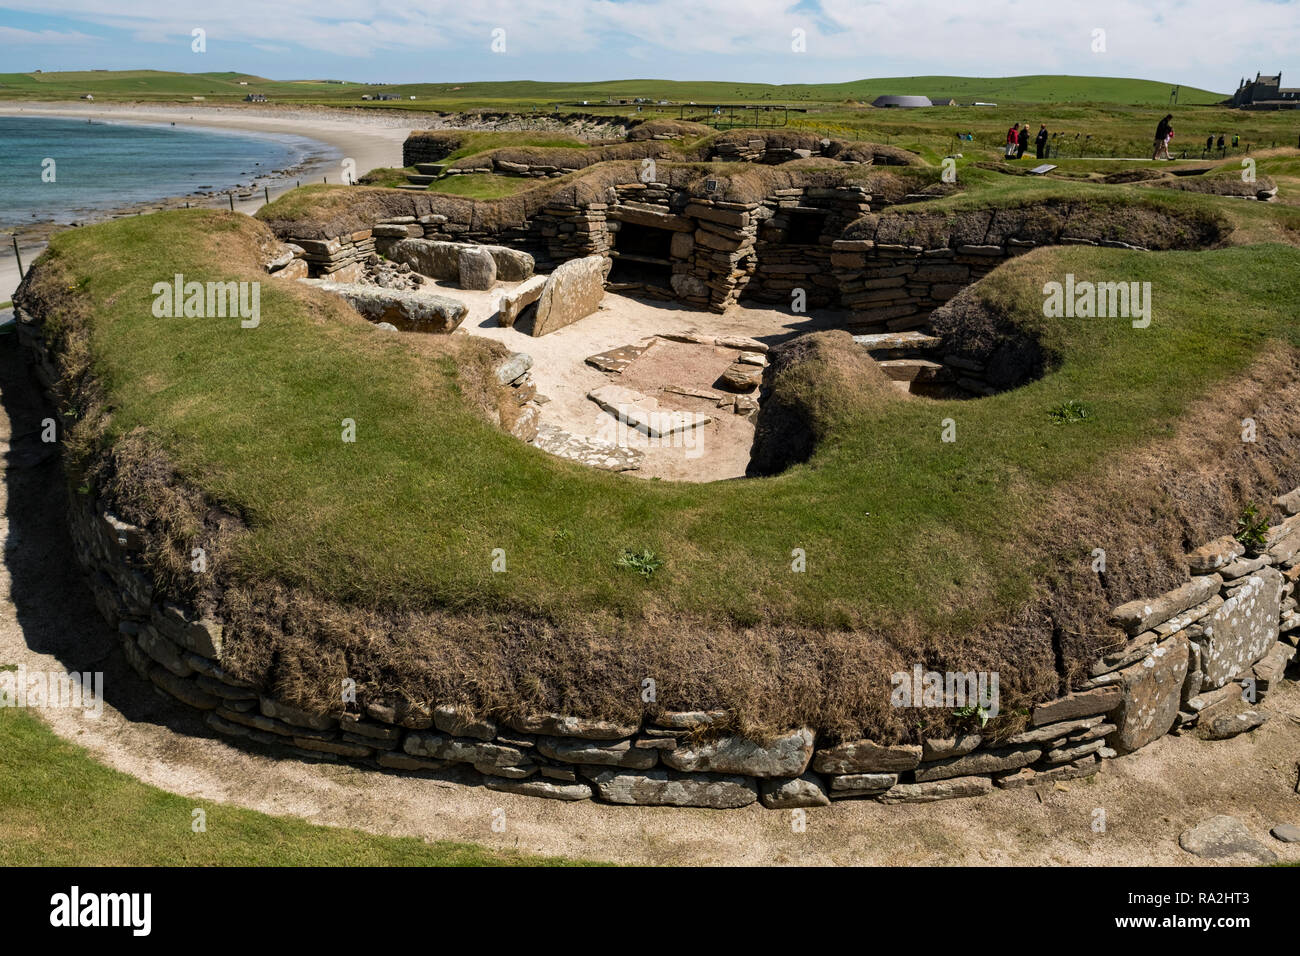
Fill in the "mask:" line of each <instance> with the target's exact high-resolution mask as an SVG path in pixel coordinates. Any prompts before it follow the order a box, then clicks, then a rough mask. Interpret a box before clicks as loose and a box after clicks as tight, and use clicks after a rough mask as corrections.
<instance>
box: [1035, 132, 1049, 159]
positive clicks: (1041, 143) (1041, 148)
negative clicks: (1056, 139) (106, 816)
mask: <svg viewBox="0 0 1300 956" xmlns="http://www.w3.org/2000/svg"><path fill="white" fill-rule="evenodd" d="M1034 144H1035V145H1036V146H1037V147H1038V158H1039V159H1044V158H1045V155H1046V153H1047V124H1046V123H1040V124H1039V125H1038V137H1037V138H1036V139H1035V140H1034Z"/></svg>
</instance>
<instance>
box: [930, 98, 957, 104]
mask: <svg viewBox="0 0 1300 956" xmlns="http://www.w3.org/2000/svg"><path fill="white" fill-rule="evenodd" d="M929 100H930V103H931V104H932V105H934V106H956V105H957V101H956V100H954V99H953V98H952V97H951V96H931V97H929Z"/></svg>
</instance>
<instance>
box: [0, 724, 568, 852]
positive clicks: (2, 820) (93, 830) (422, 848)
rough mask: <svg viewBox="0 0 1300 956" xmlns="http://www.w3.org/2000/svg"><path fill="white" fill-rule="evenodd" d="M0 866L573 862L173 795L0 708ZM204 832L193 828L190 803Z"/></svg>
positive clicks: (46, 728) (41, 725)
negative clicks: (0, 760)
mask: <svg viewBox="0 0 1300 956" xmlns="http://www.w3.org/2000/svg"><path fill="white" fill-rule="evenodd" d="M0 753H3V754H4V772H3V773H0V866H572V865H580V864H575V863H574V862H573V861H568V860H562V859H558V858H553V857H533V856H523V855H520V854H513V853H499V852H496V851H493V850H487V849H484V848H483V847H478V846H474V845H472V844H467V843H452V842H446V841H439V842H435V843H426V842H423V841H421V840H417V839H414V838H409V837H400V838H399V837H385V836H374V835H372V834H367V833H362V832H361V831H359V830H348V829H343V828H338V827H324V826H317V825H315V824H311V823H307V822H306V821H304V820H299V819H296V818H293V817H273V816H267V815H266V814H262V813H256V812H254V811H251V810H243V809H240V808H239V807H233V806H230V805H228V804H223V803H214V802H212V801H210V800H199V799H195V798H193V797H182V796H178V795H177V794H173V793H168V792H166V791H164V790H159V789H158V788H157V787H151V786H147V785H146V784H143V783H141V782H139V781H138V780H136V779H135V778H134V777H131V776H128V775H127V774H124V773H120V772H118V771H116V770H111V769H109V768H108V767H105V766H103V765H102V764H100V763H97V762H96V761H95V760H93V759H92V758H91V757H90V756H89V755H88V754H87V753H86V752H85V751H84V750H82V749H81V748H80V747H77V746H76V745H74V744H70V743H68V742H67V741H65V740H62V739H60V738H59V737H57V736H55V734H54V733H53V732H52V731H50V729H49V728H48V727H46V726H45V724H44V723H42V722H41V721H40V720H39V719H37V718H36V717H35V716H34V715H32V714H30V713H27V712H25V711H22V710H14V709H9V708H0ZM196 809H201V810H203V811H204V813H205V815H206V821H205V822H206V827H207V832H204V833H195V832H194V831H193V829H192V822H193V820H194V816H193V813H194V810H196Z"/></svg>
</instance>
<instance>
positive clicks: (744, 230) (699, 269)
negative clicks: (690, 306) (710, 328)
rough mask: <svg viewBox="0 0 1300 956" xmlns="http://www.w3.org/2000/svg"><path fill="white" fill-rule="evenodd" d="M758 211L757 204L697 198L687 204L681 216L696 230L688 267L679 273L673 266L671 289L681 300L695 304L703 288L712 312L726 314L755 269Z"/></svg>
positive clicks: (743, 289) (758, 206)
mask: <svg viewBox="0 0 1300 956" xmlns="http://www.w3.org/2000/svg"><path fill="white" fill-rule="evenodd" d="M759 208H760V204H758V203H740V202H727V201H725V200H721V199H701V198H698V197H697V198H692V199H691V200H690V202H688V203H687V205H686V209H685V212H684V215H685V216H686V217H687V218H688V219H691V220H693V221H694V222H695V224H696V229H695V233H694V249H693V250H692V252H691V256H690V260H689V263H690V264H689V266H687V267H686V268H685V269H684V270H683V271H681V272H680V273H678V272H677V271H676V270H677V267H676V266H674V278H675V281H674V289H677V290H680V291H679V293H678V294H679V296H681V298H683V299H684V300H685V301H687V302H695V303H697V304H698V303H699V299H700V298H701V297H702V294H703V292H704V289H705V288H706V289H707V290H708V293H707V295H708V302H707V305H708V307H709V309H710V310H712V311H714V312H724V311H726V309H727V308H728V307H729V306H731V305H732V304H734V303H735V302H736V301H737V300H738V299H739V298H740V296H741V293H743V292H744V291H745V287H746V286H747V285H748V284H749V280H750V278H751V277H752V276H753V274H754V269H755V266H756V261H755V259H756V257H755V255H754V253H755V246H756V244H757V242H758V224H759V221H760V217H759V215H758V209H759ZM677 275H681V276H683V278H682V279H676V276H677ZM701 284H702V285H703V288H701Z"/></svg>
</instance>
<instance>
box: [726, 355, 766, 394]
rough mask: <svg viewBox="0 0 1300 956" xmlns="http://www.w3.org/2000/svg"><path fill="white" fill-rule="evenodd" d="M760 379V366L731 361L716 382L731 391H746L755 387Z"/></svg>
mask: <svg viewBox="0 0 1300 956" xmlns="http://www.w3.org/2000/svg"><path fill="white" fill-rule="evenodd" d="M762 381H763V369H762V366H758V365H747V364H745V363H744V362H732V363H731V364H730V365H728V366H727V367H726V369H725V370H724V371H723V373H722V375H721V376H719V378H718V382H717V384H718V385H719V386H721V387H722V388H726V389H730V390H731V391H733V392H748V391H751V390H753V389H755V388H757V387H758V386H759V385H760V384H761V383H762Z"/></svg>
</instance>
